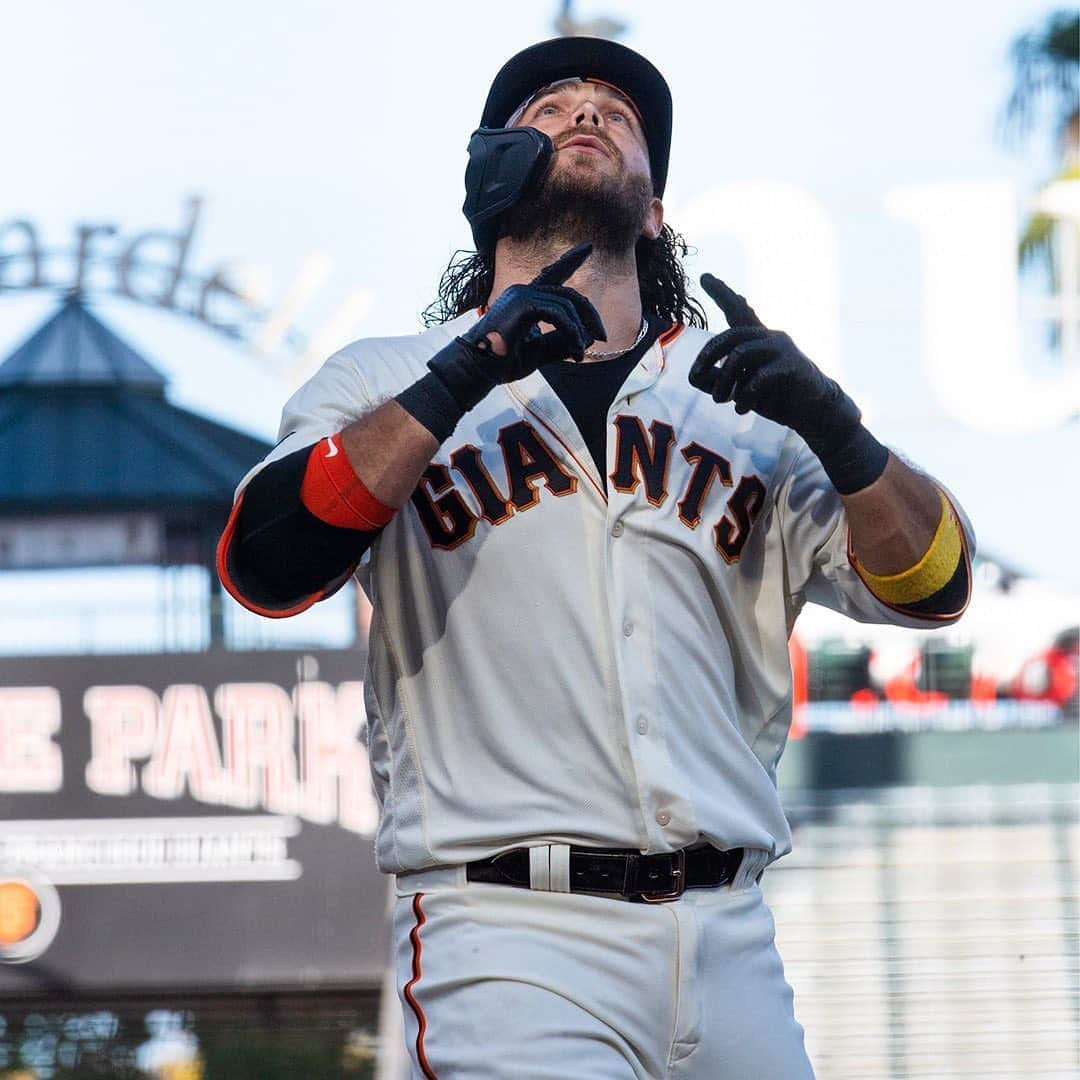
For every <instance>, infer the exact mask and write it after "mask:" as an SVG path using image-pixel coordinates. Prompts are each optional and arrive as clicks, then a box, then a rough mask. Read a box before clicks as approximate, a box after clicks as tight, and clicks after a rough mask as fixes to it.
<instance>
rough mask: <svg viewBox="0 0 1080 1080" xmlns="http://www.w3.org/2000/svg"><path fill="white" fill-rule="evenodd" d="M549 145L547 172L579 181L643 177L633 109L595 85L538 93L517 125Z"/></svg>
mask: <svg viewBox="0 0 1080 1080" xmlns="http://www.w3.org/2000/svg"><path fill="white" fill-rule="evenodd" d="M517 123H518V124H519V125H527V126H528V127H534V128H537V129H538V130H540V131H542V132H544V134H545V135H548V136H549V137H550V138H551V141H552V142H553V143H554V144H555V150H556V156H555V161H554V163H553V165H552V171H553V172H554V171H556V170H560V171H562V172H571V171H573V172H575V173H576V174H577V175H581V176H583V177H589V176H595V177H604V176H606V177H615V176H623V177H634V176H636V177H646V178H647V177H648V176H649V149H648V146H647V144H646V142H645V133H644V131H643V130H642V127H641V121H640V120H639V119H638V116H637V113H636V112H635V110H634V107H633V105H631V104H630V102H629V101H628V100H627V99H626V98H625V97H623V96H622V94H620V93H618V92H617V91H616V90H613V89H611V88H610V87H607V86H603V85H601V84H599V83H587V82H578V81H574V82H564V83H561V84H559V85H558V86H556V87H554V88H552V89H550V90H546V91H542V92H541V93H540V94H538V95H537V96H536V97H535V98H534V99H533V100H532V101H531V102H530V103H529V104H528V106H527V107H526V109H525V111H524V112H523V113H522V115H521V117H520V118H519V120H518V121H517Z"/></svg>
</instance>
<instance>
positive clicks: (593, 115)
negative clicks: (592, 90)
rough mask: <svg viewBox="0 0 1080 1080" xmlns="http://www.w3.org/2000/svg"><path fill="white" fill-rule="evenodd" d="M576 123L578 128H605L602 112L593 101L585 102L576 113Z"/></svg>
mask: <svg viewBox="0 0 1080 1080" xmlns="http://www.w3.org/2000/svg"><path fill="white" fill-rule="evenodd" d="M574 123H575V125H577V126H578V127H582V126H592V127H603V126H604V118H603V116H601V114H600V110H599V109H597V107H596V106H595V105H594V104H593V103H592V102H591V101H583V102H582V103H581V105H580V106H578V108H577V109H576V110H575V111H574Z"/></svg>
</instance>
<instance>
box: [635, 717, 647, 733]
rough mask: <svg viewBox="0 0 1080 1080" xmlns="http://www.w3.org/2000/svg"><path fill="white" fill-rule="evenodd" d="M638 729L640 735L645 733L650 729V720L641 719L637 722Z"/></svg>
mask: <svg viewBox="0 0 1080 1080" xmlns="http://www.w3.org/2000/svg"><path fill="white" fill-rule="evenodd" d="M637 730H638V734H639V735H644V734H645V733H646V732H647V731H648V730H649V721H648V720H639V721H638V722H637Z"/></svg>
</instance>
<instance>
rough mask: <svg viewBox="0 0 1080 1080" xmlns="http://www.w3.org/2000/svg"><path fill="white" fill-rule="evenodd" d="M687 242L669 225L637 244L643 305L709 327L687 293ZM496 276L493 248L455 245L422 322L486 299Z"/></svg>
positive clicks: (447, 317)
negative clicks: (458, 247)
mask: <svg viewBox="0 0 1080 1080" xmlns="http://www.w3.org/2000/svg"><path fill="white" fill-rule="evenodd" d="M688 250H689V248H688V247H687V244H686V241H685V240H684V239H683V238H682V237H681V236H680V235H679V234H678V233H677V232H675V230H674V229H672V228H671V226H670V225H665V226H664V227H663V228H662V229H661V230H660V235H659V236H658V237H657V238H656V239H655V240H649V239H647V238H646V237H644V236H643V237H641V238H640V239H639V240H638V242H637V246H636V247H635V249H634V252H635V255H636V256H637V276H638V286H639V287H640V289H641V305H642V307H643V308H644V309H645V311H646V312H647V313H649V314H652V315H657V316H659V317H660V318H661V319H664V320H666V321H667V322H681V323H683V324H685V325H686V326H699V327H701V328H702V329H708V325H709V324H708V321H707V319H706V317H705V309H704V308H703V307H702V306H701V305H700V304H699V303H698V302H697V301H696V300H694V299H692V298H691V297H690V296H688V295H687V285H688V281H687V278H686V271H685V270H684V269H683V265H682V261H681V260H682V259H683V258H684V257H685V256H686V253H687V251H688ZM494 280H495V253H494V251H456V252H455V253H454V257H453V258H452V259H451V260H450V264H449V265H448V266H447V268H446V269H445V270H444V271H443V274H442V277H441V278H440V280H439V295H438V297H437V298H436V299H435V300H433V301H432V302H431V303H430V304H428V306H427V307H426V308H425V309H424V312H423V315H422V318H423V320H424V326H425V327H428V326H437V325H438V324H439V323H444V322H449V321H450V320H451V319H456V318H457V317H458V316H459V315H464V314H465V312H466V311H469V310H470V309H471V308H477V307H480V306H481V305H483V304H486V303H487V299H488V297H489V296H490V295H491V286H492V283H493V282H494Z"/></svg>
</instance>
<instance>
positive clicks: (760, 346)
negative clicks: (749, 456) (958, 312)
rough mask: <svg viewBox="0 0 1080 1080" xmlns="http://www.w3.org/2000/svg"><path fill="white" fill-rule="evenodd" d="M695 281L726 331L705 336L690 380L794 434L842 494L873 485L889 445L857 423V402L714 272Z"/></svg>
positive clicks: (715, 397)
mask: <svg viewBox="0 0 1080 1080" xmlns="http://www.w3.org/2000/svg"><path fill="white" fill-rule="evenodd" d="M701 285H702V288H703V289H704V290H705V291H706V292H707V293H708V294H709V296H711V297H712V299H713V300H715V301H716V303H717V304H718V305H719V307H720V310H721V311H722V312H723V313H724V317H725V318H726V319H727V322H728V326H729V327H730V329H729V330H725V331H724V332H723V333H721V334H718V335H717V336H716V337H714V338H712V339H710V340H709V341H708V342H706V344H705V347H704V348H703V349H702V350H701V352H700V353H699V354H698V357H697V359H696V360H695V361H694V363H693V365H692V367H691V368H690V384H691V385H692V386H694V387H696V388H697V389H698V390H701V391H703V392H704V393H706V394H710V395H712V398H713V400H714V401H716V402H718V403H721V402H727V401H730V402H733V403H734V405H735V411H736V412H737V413H740V414H742V413H748V412H750V411H751V410H752V411H753V412H756V413H757V414H758V415H759V416H764V417H765V418H766V419H767V420H772V421H774V422H775V423H777V424H783V425H784V426H785V427H789V428H791V429H792V430H793V431H795V432H797V433H798V434H799V435H801V436H802V437H803V439H805V440H806V444H807V446H809V447H810V449H811V450H812V451H813V452H814V453H815V454H816V455H817V456H818V458H819V459H820V461H821V463H822V465H823V466H824V468H825V471H826V472H827V473H828V475H829V479H830V480H832V482H833V485H834V486H835V487H836V489H837V491H839V492H840V494H842V495H850V494H853V493H854V492H856V491H860V490H861V489H862V488H864V487H866V486H868V485H869V484H872V483H873V482H874V481H875V480H876V479H877V478H878V477H879V476H880V475H881V473H882V472H883V471H884V469H885V465H886V463H887V461H888V458H889V451H888V449H887V448H886V447H884V446H882V445H881V443H879V442H878V441H877V439H875V438H874V437H873V435H871V434H870V432H869V431H867V430H866V428H864V427H863V425H862V414H861V413H860V412H859V408H858V406H857V405H856V404H855V402H854V401H852V400H851V398H849V397H848V396H847V394H845V393H844V391H843V390H841V389H840V386H839V384H838V383H837V382H836V381H835V380H833V379H830V378H829V377H828V376H827V375H826V374H825V373H824V372H823V371H821V369H820V368H818V367H817V365H816V364H815V363H814V362H813V361H812V360H811V359H810V358H809V357H808V356H806V355H805V354H804V353H803V352H802V351H801V350H800V349H799V348H798V346H797V345H796V344H795V342H794V341H792V340H791V338H790V337H789V336H788V335H787V334H785V333H783V332H781V331H777V330H769V329H768V328H767V327H766V326H765V324H764V323H762V321H761V320H760V319H759V318H758V317H757V315H756V314H755V312H754V309H753V308H752V307H751V306H750V305H749V304H748V303H747V302H746V300H745V299H744V298H743V297H742V296H740V295H739V294H738V293H736V292H733V291H732V290H731V289H729V288H728V287H727V285H725V284H724V283H723V282H722V281H720V279H719V278H715V277H713V276H712V274H703V275H702V277H701Z"/></svg>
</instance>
